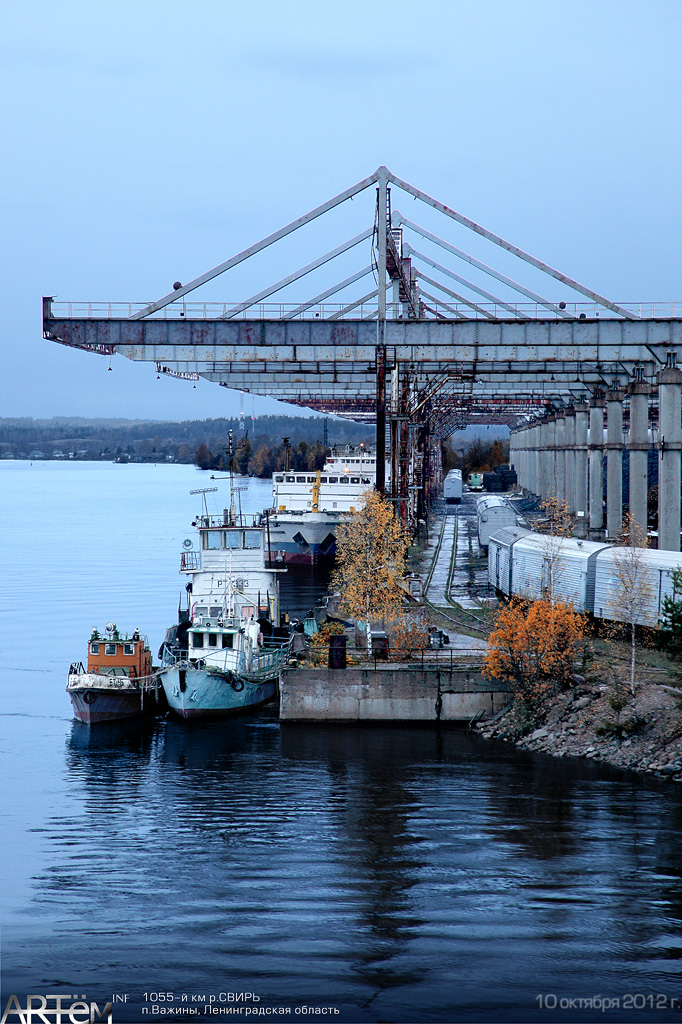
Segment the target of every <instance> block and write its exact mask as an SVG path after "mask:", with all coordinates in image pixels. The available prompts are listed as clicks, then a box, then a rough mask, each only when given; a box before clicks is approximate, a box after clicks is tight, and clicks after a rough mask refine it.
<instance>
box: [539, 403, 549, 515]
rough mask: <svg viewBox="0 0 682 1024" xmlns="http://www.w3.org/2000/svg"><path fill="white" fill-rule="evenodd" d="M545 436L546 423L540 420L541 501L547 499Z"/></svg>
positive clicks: (546, 432) (546, 430)
mask: <svg viewBox="0 0 682 1024" xmlns="http://www.w3.org/2000/svg"><path fill="white" fill-rule="evenodd" d="M547 434H548V425H547V421H546V420H542V421H541V422H540V423H539V424H538V496H539V497H540V498H541V499H542V500H544V499H545V498H546V497H547V476H548V474H547Z"/></svg>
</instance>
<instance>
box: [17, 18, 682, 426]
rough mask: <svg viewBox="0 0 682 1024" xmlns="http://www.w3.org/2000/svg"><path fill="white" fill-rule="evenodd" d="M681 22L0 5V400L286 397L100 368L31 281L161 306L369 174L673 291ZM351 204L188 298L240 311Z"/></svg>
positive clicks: (227, 405)
mask: <svg viewBox="0 0 682 1024" xmlns="http://www.w3.org/2000/svg"><path fill="white" fill-rule="evenodd" d="M680 38H682V2H680V0H647V2H646V3H644V2H643V0H642V2H631V0H513V2H512V0H469V2H463V0H422V2H421V3H420V4H414V3H412V2H410V3H407V2H403V0H394V2H393V3H391V4H386V3H378V2H374V0H345V2H344V4H342V5H337V4H331V3H321V2H320V0H314V2H313V0H291V2H290V3H288V4H280V3H274V2H270V0H261V2H255V3H252V4H250V5H246V4H236V3H230V2H227V0H222V2H220V0H196V2H195V3H194V4H192V5H188V4H186V3H182V4H181V3H179V2H174V0H165V2H164V3H163V4H161V3H158V2H157V0H136V2H134V3H133V2H130V0H116V2H113V0H99V2H98V3H96V4H93V3H92V2H87V3H86V2H71V0H64V2H63V3H60V4H54V3H46V2H41V0H34V2H31V3H27V4H22V5H20V4H16V3H15V4H11V5H7V6H6V8H5V10H4V12H3V32H2V36H1V37H0V54H1V57H2V59H1V60H0V76H1V79H2V83H1V86H2V87H1V88H0V110H1V114H0V127H1V130H2V135H1V136H0V137H1V139H2V149H1V150H0V152H1V153H2V158H1V159H0V185H1V186H2V187H1V188H0V202H1V203H2V207H3V210H2V221H3V230H2V238H3V250H4V253H3V261H2V264H3V271H2V277H1V285H0V288H1V292H2V308H3V313H4V315H3V317H2V329H1V333H0V345H1V346H2V359H3V373H2V380H1V381H0V398H1V404H0V416H33V417H44V416H48V417H49V416H88V417H90V416H107V417H110V416H122V417H131V418H152V419H168V418H171V419H188V418H204V417H210V416H221V415H232V414H235V413H236V412H238V411H239V409H240V405H242V403H243V406H244V409H245V411H246V412H247V414H249V413H251V412H252V411H253V412H255V413H256V414H259V413H267V412H274V411H276V410H277V409H278V408H279V409H281V406H278V404H277V403H275V402H274V401H273V400H272V399H267V398H260V397H259V398H255V399H252V398H251V397H250V396H244V397H243V398H242V397H241V396H240V393H239V392H232V391H229V390H226V389H224V388H220V387H218V386H217V385H216V384H211V383H209V382H206V381H203V380H202V381H200V382H199V383H198V385H197V387H196V388H193V387H192V384H191V383H187V382H185V381H177V380H171V379H169V378H161V379H160V380H157V379H156V373H155V371H154V369H153V365H152V364H149V363H133V362H130V361H128V360H126V359H124V358H123V357H121V356H115V357H114V358H113V360H112V371H111V372H109V370H108V363H109V361H108V360H107V359H105V358H103V357H100V356H95V355H93V354H90V353H86V352H80V351H77V350H71V349H68V348H66V347H64V346H61V345H58V344H56V343H54V342H50V341H46V340H44V339H43V337H42V328H41V296H42V295H54V296H56V297H57V299H58V301H100V302H101V301H126V302H128V301H130V302H146V301H151V300H154V299H156V298H160V297H161V296H163V295H165V294H166V293H167V292H168V291H169V290H170V288H171V286H172V283H173V281H175V280H180V281H183V282H186V281H188V280H191V279H192V278H194V277H196V276H198V275H199V274H201V273H203V272H204V271H206V270H208V269H210V268H211V267H213V266H215V265H217V264H219V263H221V262H222V261H224V260H226V259H228V258H229V257H230V256H232V255H234V254H235V253H237V252H239V251H240V250H242V249H243V248H245V247H246V246H248V245H250V244H251V243H253V242H255V241H257V240H258V239H260V238H262V237H264V236H266V235H267V234H269V233H270V232H272V231H274V230H276V229H277V228H279V227H281V226H282V225H284V224H286V223H288V222H289V221H291V220H293V219H294V218H296V217H298V216H299V215H301V214H303V213H305V212H306V211H307V210H309V209H311V208H313V207H314V206H316V205H318V204H319V203H321V202H323V201H325V200H326V199H328V198H329V197H331V196H333V195H336V194H337V193H339V192H341V191H342V190H343V189H345V188H346V187H348V186H349V185H352V184H353V183H355V182H356V181H359V180H360V179H362V178H364V177H365V176H366V175H368V174H370V173H372V172H373V171H374V170H375V169H376V168H377V167H378V166H379V165H381V164H385V165H387V166H388V167H389V168H390V169H391V170H392V171H393V172H395V174H396V175H398V176H399V177H401V178H403V179H405V180H407V181H409V182H411V183H413V184H414V185H416V186H417V187H419V188H421V189H423V190H424V191H426V192H428V193H430V194H431V195H434V196H436V197H438V198H439V199H441V200H442V201H443V202H445V203H447V204H448V205H449V206H451V207H454V208H455V209H456V210H458V211H460V212H461V213H463V214H465V215H466V216H468V217H470V218H472V219H473V220H475V221H478V222H479V223H481V224H483V225H485V226H486V227H487V228H489V229H491V230H493V231H495V232H496V233H498V234H500V235H502V236H503V237H504V238H507V239H509V240H510V241H512V242H513V243H514V244H516V245H518V246H520V247H521V248H523V249H525V250H526V251H528V252H531V253H533V254H534V255H535V256H537V257H539V258H540V259H543V260H545V261H547V262H548V263H550V264H551V265H553V266H554V267H557V268H558V269H559V270H561V271H563V272H564V273H566V274H568V275H570V276H571V277H574V278H577V279H578V280H579V281H581V282H582V283H584V284H587V285H589V286H590V287H591V288H593V289H595V290H596V291H598V292H600V293H601V294H605V295H607V296H608V297H609V298H611V299H614V300H617V301H618V300H619V301H645V300H649V301H673V300H677V301H678V302H682V282H681V281H680V269H681V265H682V259H681V258H680V255H679V241H678V240H679V238H680V237H682V213H681V210H680V186H679V181H680V165H681V164H682V159H681V158H682V130H681V127H682V117H681V114H682V111H681V109H680V108H681V106H682V62H680V60H679V42H680ZM392 198H393V204H394V208H400V209H401V212H403V213H405V214H406V215H407V216H409V217H411V218H413V219H418V220H420V221H421V222H422V223H424V224H426V225H427V226H431V227H432V229H433V228H437V230H438V233H439V234H441V235H444V234H445V235H447V237H448V238H449V239H450V241H452V242H453V243H454V244H459V243H460V241H461V235H460V236H458V235H457V231H458V230H459V229H457V226H456V225H454V224H452V222H448V224H447V225H445V226H444V225H443V224H442V222H439V221H437V220H436V215H435V214H433V211H430V210H427V209H425V208H421V209H420V210H419V217H416V213H417V207H418V206H419V205H420V204H416V203H414V202H413V200H412V199H411V198H409V197H406V196H405V195H404V194H402V195H398V194H397V192H396V194H395V195H394V196H393V197H392ZM372 220H373V196H372V195H371V190H370V191H368V192H367V193H363V196H361V197H358V198H357V199H356V200H355V201H354V202H353V203H348V204H345V205H344V206H343V207H342V208H341V209H340V210H338V211H335V213H334V214H330V215H329V218H328V219H327V218H325V219H324V223H322V222H316V224H315V225H314V226H311V227H310V228H309V229H306V231H305V232H301V233H300V235H299V233H297V235H296V237H294V238H291V239H290V240H289V241H288V242H287V243H286V244H285V245H283V246H282V248H281V250H278V251H277V252H275V251H274V250H268V251H267V253H265V254H263V255H262V256H261V257H260V258H259V259H257V260H254V261H250V262H249V264H244V265H242V266H241V267H240V268H236V269H235V271H233V272H231V273H230V275H229V279H228V275H226V276H223V277H220V278H217V279H216V281H214V282H212V283H211V284H210V285H207V286H205V287H204V288H203V289H201V290H200V291H197V292H195V293H194V295H193V297H194V298H196V299H197V300H200V301H221V302H222V301H235V302H237V301H239V300H240V299H243V298H246V297H247V296H249V295H251V294H252V293H255V292H256V291H258V289H259V288H261V287H263V286H264V285H266V284H268V283H270V282H271V281H274V280H277V279H279V278H280V277H283V276H284V275H285V274H286V273H289V272H290V271H291V270H293V269H296V268H297V267H298V266H301V265H303V264H305V263H307V262H309V261H310V260H311V259H313V258H315V257H316V256H318V255H319V254H320V253H322V252H325V251H327V250H329V249H331V248H333V247H334V246H335V245H337V244H338V243H339V242H342V241H344V240H345V239H346V238H348V237H350V236H351V235H353V234H355V233H356V232H357V231H360V230H362V229H363V228H365V227H369V226H371V223H372ZM486 244H487V243H486ZM467 247H468V248H469V250H470V251H475V252H476V253H477V254H478V255H481V256H483V255H484V249H483V247H482V244H481V240H480V239H477V238H474V239H473V241H471V239H468V240H467ZM503 256H506V254H503ZM508 259H511V258H510V257H509V258H508ZM358 260H362V261H363V262H358ZM367 262H369V249H368V248H367V249H366V250H365V251H364V252H359V253H354V254H352V256H350V255H349V256H348V257H347V262H346V263H345V264H344V263H343V262H342V268H343V267H344V266H348V267H351V268H353V269H359V268H360V267H361V266H363V265H364V264H365V263H367ZM500 265H501V268H502V269H504V270H505V272H508V271H509V266H510V265H509V264H508V263H504V259H503V260H502V262H501V264H500ZM350 272H351V270H348V273H350ZM330 273H332V271H331V270H330V269H327V270H325V271H323V272H322V273H321V275H320V276H319V277H318V278H315V279H314V280H313V279H312V277H311V279H310V280H307V279H306V280H305V281H302V282H299V283H298V285H297V290H296V289H295V290H294V291H293V292H292V293H291V297H289V293H287V295H286V300H287V301H303V300H304V299H305V298H306V297H310V296H311V295H312V294H315V293H316V292H317V291H321V290H322V287H323V286H324V283H325V282H326V281H331V280H335V279H341V277H342V276H346V274H345V272H344V274H343V275H342V274H340V273H338V274H336V276H332V278H329V277H328V276H327V277H325V274H326V275H328V274H330ZM516 276H517V277H520V279H523V280H527V281H528V282H529V283H531V285H532V286H534V285H535V284H536V283H537V282H536V280H535V279H533V280H531V279H530V278H528V279H526V278H523V276H522V275H519V273H518V268H517V273H516ZM318 282H320V284H319V285H318ZM367 290H369V286H368V287H367ZM546 290H547V289H546ZM556 297H557V298H560V297H561V295H560V294H558V293H557V294H556ZM283 301H285V299H284V298H283ZM292 411H293V410H292Z"/></svg>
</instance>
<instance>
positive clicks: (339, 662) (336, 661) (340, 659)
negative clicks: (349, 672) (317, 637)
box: [328, 634, 348, 668]
mask: <svg viewBox="0 0 682 1024" xmlns="http://www.w3.org/2000/svg"><path fill="white" fill-rule="evenodd" d="M347 639H348V637H347V636H345V635H344V634H342V635H341V636H330V637H329V662H328V664H329V668H345V667H346V641H347Z"/></svg>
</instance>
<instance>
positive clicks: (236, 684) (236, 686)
mask: <svg viewBox="0 0 682 1024" xmlns="http://www.w3.org/2000/svg"><path fill="white" fill-rule="evenodd" d="M232 689H233V690H234V692H235V693H241V692H242V690H243V689H244V683H243V681H242V680H241V679H233V680H232Z"/></svg>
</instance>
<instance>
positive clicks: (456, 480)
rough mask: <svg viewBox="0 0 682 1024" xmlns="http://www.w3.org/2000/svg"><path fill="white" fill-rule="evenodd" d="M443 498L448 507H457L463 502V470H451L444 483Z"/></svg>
mask: <svg viewBox="0 0 682 1024" xmlns="http://www.w3.org/2000/svg"><path fill="white" fill-rule="evenodd" d="M443 497H444V498H445V500H446V501H447V503H448V505H457V504H459V502H460V501H461V500H462V470H461V469H451V470H450V472H449V473H448V475H447V476H446V477H445V482H444V483H443Z"/></svg>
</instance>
